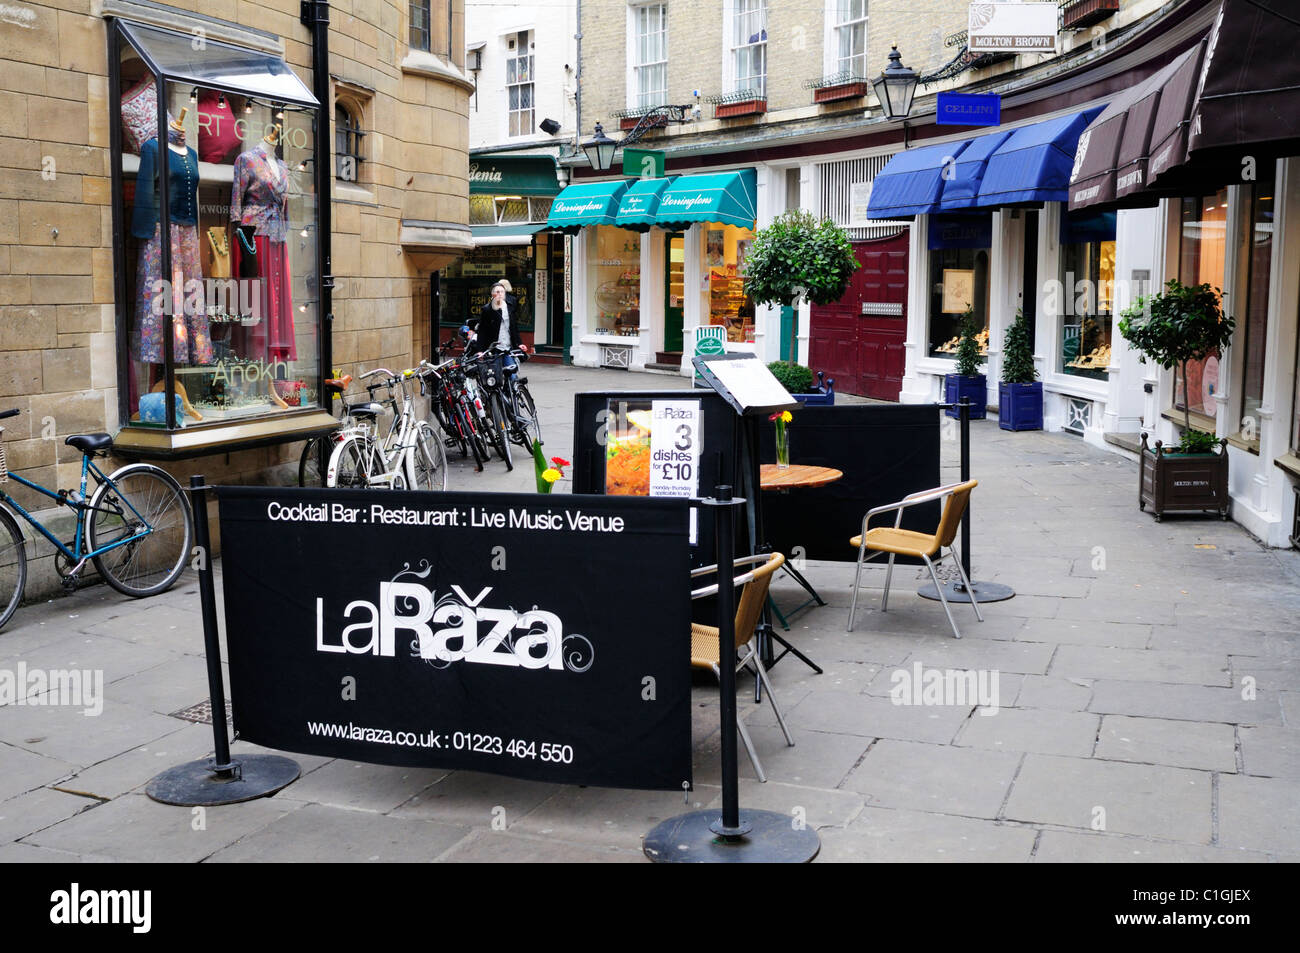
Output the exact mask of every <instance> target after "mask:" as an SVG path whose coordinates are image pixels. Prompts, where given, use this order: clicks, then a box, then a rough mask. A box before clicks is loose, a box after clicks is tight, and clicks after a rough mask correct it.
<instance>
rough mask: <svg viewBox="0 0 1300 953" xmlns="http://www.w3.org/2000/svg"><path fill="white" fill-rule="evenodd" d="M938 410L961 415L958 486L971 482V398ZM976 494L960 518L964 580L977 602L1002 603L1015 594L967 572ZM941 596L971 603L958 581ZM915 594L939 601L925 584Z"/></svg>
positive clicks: (932, 587)
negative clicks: (953, 410) (980, 580)
mask: <svg viewBox="0 0 1300 953" xmlns="http://www.w3.org/2000/svg"><path fill="white" fill-rule="evenodd" d="M937 406H938V407H939V408H940V409H941V410H948V409H950V408H954V407H955V408H957V412H958V413H959V414H960V415H961V482H962V483H965V482H966V481H967V480H969V479H970V398H969V397H963V398H962V399H961V402H960V403H956V404H939V405H937ZM974 495H975V494H973V493H972V494H970V496H967V497H966V512H965V513H963V514H962V517H961V566H962V569H964V570H965V571H966V578H967V579H969V580H971V584H970V587H971V589H972V590H974V592H975V598H976V600H977V601H979V602H1004V601H1005V600H1007V599H1010V598H1012V597H1013V596H1014V595H1015V594H1016V590H1014V589H1012V588H1011V587H1010V586H1004V585H1003V584H1002V583H1000V582H976V581H975V579H974V573H972V571H971V568H970V508H971V498H972V497H973V496H974ZM943 593H944V596H945V597H946V598H947V599H948V601H949V602H970V600H971V594H970V593H969V592H967V591H966V586H965V585H964V584H963V583H962V581H961V580H960V579H955V580H952V581H951V582H946V583H944V586H943ZM916 594H917V595H918V596H920V597H921V598H922V599H933V600H935V601H936V602H937V601H939V590H938V589H937V588H935V585H934V583H932V582H928V583H926V584H925V585H924V586H922V587H921V588H919V589H917V590H916Z"/></svg>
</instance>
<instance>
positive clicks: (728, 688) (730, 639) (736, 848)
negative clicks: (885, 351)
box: [643, 486, 821, 863]
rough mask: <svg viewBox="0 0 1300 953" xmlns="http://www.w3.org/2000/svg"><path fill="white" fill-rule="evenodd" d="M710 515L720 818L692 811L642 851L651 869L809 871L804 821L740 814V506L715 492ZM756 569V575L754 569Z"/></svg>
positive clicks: (723, 490) (814, 843)
mask: <svg viewBox="0 0 1300 953" xmlns="http://www.w3.org/2000/svg"><path fill="white" fill-rule="evenodd" d="M717 492H718V495H717V498H716V499H705V500H701V501H700V502H701V503H703V504H704V505H705V506H709V507H712V508H713V514H714V530H715V532H714V537H715V540H716V544H717V550H716V557H717V565H718V572H717V579H718V602H717V607H718V685H719V687H718V692H719V708H720V713H721V717H720V723H721V731H722V813H721V814H719V813H718V812H717V811H716V810H703V811H692V812H691V813H689V814H681V815H678V816H677V817H672V818H669V819H668V820H666V821H664V822H662V823H661V824H659V825H658V826H656V827H655V828H654V829H653V830H652V831H650V833H648V834H647V835H646V836H645V844H644V848H643V849H644V851H645V854H646V856H647V857H649V858H650V859H651V860H653V861H655V862H656V863H807V862H808V861H810V860H812V859H813V858H814V857H816V856H817V852H818V851H819V850H821V838H820V837H818V836H817V832H816V831H814V830H812V829H810V828H809V827H808V826H807V824H806V823H805V822H804V820H803V818H802V817H796V816H793V815H789V814H778V813H776V812H775V811H752V810H747V811H742V810H741V809H740V790H739V783H740V782H739V777H738V775H739V770H740V766H739V762H738V760H737V758H738V752H737V750H736V594H735V589H734V588H733V587H734V585H735V572H734V570H735V566H734V560H735V558H736V556H735V543H734V536H733V533H734V526H733V523H734V520H735V512H736V510H735V508H736V507H737V506H739V505H741V504H743V503H744V502H745V501H744V499H736V498H733V497H732V495H731V487H730V486H719V487H718V491H717ZM755 568H757V567H755Z"/></svg>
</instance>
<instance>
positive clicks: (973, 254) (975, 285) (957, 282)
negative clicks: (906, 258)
mask: <svg viewBox="0 0 1300 953" xmlns="http://www.w3.org/2000/svg"><path fill="white" fill-rule="evenodd" d="M967 309H970V310H971V312H972V313H973V314H974V318H975V326H976V327H977V328H979V329H980V330H979V332H978V333H977V334H976V336H975V339H976V342H977V343H978V344H979V348H980V354H981V355H987V354H988V351H989V251H988V249H987V248H935V249H931V251H930V356H931V357H942V358H949V359H951V360H956V359H957V344H958V342H959V340H960V338H961V318H962V315H963V314H965V313H966V311H967Z"/></svg>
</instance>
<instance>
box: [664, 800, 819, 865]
mask: <svg viewBox="0 0 1300 953" xmlns="http://www.w3.org/2000/svg"><path fill="white" fill-rule="evenodd" d="M721 823H722V815H721V812H720V811H718V810H716V809H714V810H708V811H692V812H691V813H689V814H679V815H678V816H677V817H670V818H669V819H668V820H666V821H664V822H663V823H662V824H659V825H658V826H656V827H655V828H654V830H652V831H651V832H650V833H649V834H647V835H646V836H645V843H644V844H643V846H642V850H644V851H645V855H646V856H647V857H649V858H650V859H651V860H652V861H654V862H655V863H657V864H806V863H808V862H809V861H810V860H812V859H813V858H814V857H816V856H817V852H818V851H819V850H821V847H822V842H821V838H820V837H818V836H817V832H816V831H814V830H813V829H812V828H810V827H802V828H796V827H795V818H793V817H791V816H790V815H789V814H778V813H777V812H775V811H750V810H746V809H744V808H741V810H740V826H741V827H742V828H745V827H748V829H749V833H747V834H744V835H741V836H739V837H729V836H722V835H719V834H717V833H715V832H714V830H713V828H714V827H715V826H717V825H721Z"/></svg>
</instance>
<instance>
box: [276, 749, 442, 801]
mask: <svg viewBox="0 0 1300 953" xmlns="http://www.w3.org/2000/svg"><path fill="white" fill-rule="evenodd" d="M447 774H448V772H447V771H445V770H441V769H435V768H405V767H395V766H393V765H387V764H361V763H359V762H356V761H345V760H343V759H341V758H340V759H338V760H336V761H330V762H327V763H326V764H323V765H321V766H320V767H318V768H316V769H314V770H313V771H310V772H308V773H307V774H304V775H303V776H302V777H300V778H298V780H297V781H294V782H293V783H292V784H290V785H289V786H288V787H287V788H285V789H284V790H283V791H281V792H280V795H279V796H280V797H283V798H287V799H290V800H293V801H310V802H313V803H317V804H326V805H329V806H332V807H342V808H348V809H349V810H356V811H373V812H377V813H380V814H384V813H387V812H389V811H391V810H393V809H395V808H397V807H398V806H400V805H402V804H405V803H406V802H407V801H409V800H410V799H411V798H413V797H415V796H416V795H417V794H419V793H420V792H421V791H423V790H425V789H426V788H428V787H430V786H432V785H434V784H436V783H437V782H438V781H440V780H441V779H442V778H444V777H446V776H447Z"/></svg>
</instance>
